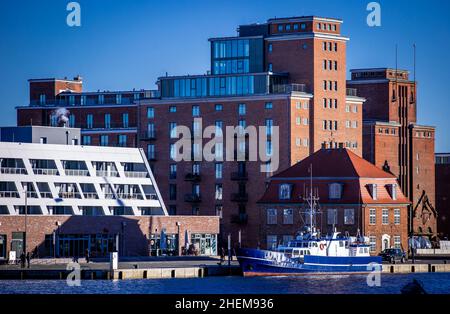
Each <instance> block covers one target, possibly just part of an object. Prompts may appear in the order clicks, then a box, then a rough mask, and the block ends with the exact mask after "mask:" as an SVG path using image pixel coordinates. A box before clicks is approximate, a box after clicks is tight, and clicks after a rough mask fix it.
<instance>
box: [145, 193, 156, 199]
mask: <svg viewBox="0 0 450 314" xmlns="http://www.w3.org/2000/svg"><path fill="white" fill-rule="evenodd" d="M145 198H146V199H148V200H158V195H156V194H155V193H150V194H145Z"/></svg>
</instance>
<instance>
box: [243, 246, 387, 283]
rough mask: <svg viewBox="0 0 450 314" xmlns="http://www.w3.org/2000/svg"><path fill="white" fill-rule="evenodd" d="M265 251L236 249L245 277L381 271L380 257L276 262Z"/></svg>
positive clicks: (269, 252) (330, 257) (280, 260)
mask: <svg viewBox="0 0 450 314" xmlns="http://www.w3.org/2000/svg"><path fill="white" fill-rule="evenodd" d="M276 256H277V254H276V253H275V254H274V252H271V251H266V250H257V249H239V250H238V254H237V257H238V261H239V264H240V265H241V268H242V272H243V274H244V276H275V275H304V274H313V273H318V274H320V273H327V274H332V273H369V272H372V271H375V270H381V257H378V256H368V257H335V256H312V255H306V256H305V258H304V260H303V261H299V260H293V259H290V258H285V259H277V258H276Z"/></svg>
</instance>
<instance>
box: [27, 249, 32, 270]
mask: <svg viewBox="0 0 450 314" xmlns="http://www.w3.org/2000/svg"><path fill="white" fill-rule="evenodd" d="M26 259H27V268H30V261H31V255H30V252H27V257H26Z"/></svg>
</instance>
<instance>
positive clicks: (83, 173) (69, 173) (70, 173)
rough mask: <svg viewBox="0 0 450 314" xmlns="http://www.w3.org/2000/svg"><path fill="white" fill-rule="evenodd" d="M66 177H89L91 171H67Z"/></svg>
mask: <svg viewBox="0 0 450 314" xmlns="http://www.w3.org/2000/svg"><path fill="white" fill-rule="evenodd" d="M64 172H65V173H66V176H84V177H86V176H88V175H89V171H88V170H83V169H65V170H64Z"/></svg>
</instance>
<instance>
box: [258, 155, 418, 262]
mask: <svg viewBox="0 0 450 314" xmlns="http://www.w3.org/2000/svg"><path fill="white" fill-rule="evenodd" d="M310 167H312V186H313V191H314V193H315V194H316V195H317V196H318V197H319V200H318V203H319V204H320V210H319V214H318V215H316V222H315V225H316V227H317V228H318V229H320V231H321V232H322V233H330V232H332V231H333V230H334V228H336V229H337V230H338V231H340V232H343V233H347V232H348V233H349V234H350V235H356V234H357V232H358V231H360V232H361V234H363V235H365V236H368V237H369V238H370V243H371V253H372V254H378V253H379V252H380V251H382V250H383V249H385V248H390V247H401V248H403V249H404V250H407V248H408V233H407V231H408V229H407V227H408V212H407V209H408V205H409V204H410V202H409V200H408V199H407V198H406V197H405V196H404V195H403V193H402V192H401V189H400V187H399V185H398V182H397V179H396V177H395V176H394V175H392V174H390V173H388V172H385V171H383V170H382V169H380V168H378V167H376V166H374V165H373V164H371V163H369V162H368V161H366V160H364V159H362V158H361V157H359V156H357V155H356V154H355V153H353V152H352V151H350V150H348V149H345V148H337V149H321V150H319V151H317V152H316V153H314V154H312V155H311V156H309V157H307V158H305V159H303V160H302V161H301V162H299V163H297V164H295V165H293V166H292V167H290V168H288V169H286V170H285V171H282V172H280V173H278V174H277V175H275V176H273V177H271V178H270V181H269V184H268V187H267V190H266V192H265V193H264V195H263V197H262V198H261V199H260V200H259V209H260V211H259V213H260V220H261V222H262V224H261V228H260V239H263V242H261V243H260V245H261V246H262V247H265V248H270V247H273V246H276V245H277V244H279V243H286V242H287V241H289V240H290V239H292V238H293V237H294V236H295V234H296V233H297V232H298V231H299V230H300V228H301V227H303V226H304V225H305V224H307V218H306V217H308V216H305V215H306V213H305V212H306V210H307V209H308V205H307V203H306V202H305V200H304V198H305V196H306V195H308V194H309V193H310V191H311V190H310V187H311V173H310V170H309V169H310ZM264 240H265V241H264Z"/></svg>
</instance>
